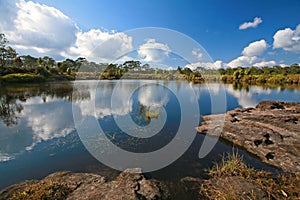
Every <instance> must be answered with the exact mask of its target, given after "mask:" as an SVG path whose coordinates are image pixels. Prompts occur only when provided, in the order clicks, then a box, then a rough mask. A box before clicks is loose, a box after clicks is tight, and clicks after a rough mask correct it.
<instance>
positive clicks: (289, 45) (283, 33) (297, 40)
mask: <svg viewBox="0 0 300 200" xmlns="http://www.w3.org/2000/svg"><path fill="white" fill-rule="evenodd" d="M273 39H274V42H273V48H274V49H278V48H282V49H284V50H285V51H291V52H296V53H299V52H300V24H299V25H298V26H297V27H296V29H295V30H292V29H291V28H285V29H283V30H279V31H277V32H276V33H275V35H274V36H273Z"/></svg>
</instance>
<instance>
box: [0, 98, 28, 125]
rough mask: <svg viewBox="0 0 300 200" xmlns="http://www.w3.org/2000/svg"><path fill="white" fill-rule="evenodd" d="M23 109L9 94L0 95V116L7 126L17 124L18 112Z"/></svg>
mask: <svg viewBox="0 0 300 200" xmlns="http://www.w3.org/2000/svg"><path fill="white" fill-rule="evenodd" d="M22 110H23V106H22V105H21V103H18V102H17V100H16V98H14V97H13V96H10V95H6V96H1V97H0V118H1V119H2V120H3V122H4V123H5V124H6V125H7V126H13V125H16V124H18V119H19V117H18V114H20V113H21V112H22Z"/></svg>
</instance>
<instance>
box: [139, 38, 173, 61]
mask: <svg viewBox="0 0 300 200" xmlns="http://www.w3.org/2000/svg"><path fill="white" fill-rule="evenodd" d="M137 52H138V54H139V56H140V57H141V58H142V59H143V60H144V61H145V62H160V61H162V60H164V59H165V58H167V57H168V56H169V54H170V53H171V49H170V48H169V46H168V45H167V44H162V43H159V42H156V41H155V39H148V40H147V42H146V43H144V44H143V45H141V46H140V47H139V49H138V51H137Z"/></svg>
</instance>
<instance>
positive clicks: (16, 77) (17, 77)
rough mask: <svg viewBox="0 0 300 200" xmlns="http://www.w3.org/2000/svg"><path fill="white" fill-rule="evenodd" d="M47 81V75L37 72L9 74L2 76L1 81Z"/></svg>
mask: <svg viewBox="0 0 300 200" xmlns="http://www.w3.org/2000/svg"><path fill="white" fill-rule="evenodd" d="M42 81H45V77H43V76H41V75H35V74H8V75H5V76H2V77H1V82H7V83H32V82H42Z"/></svg>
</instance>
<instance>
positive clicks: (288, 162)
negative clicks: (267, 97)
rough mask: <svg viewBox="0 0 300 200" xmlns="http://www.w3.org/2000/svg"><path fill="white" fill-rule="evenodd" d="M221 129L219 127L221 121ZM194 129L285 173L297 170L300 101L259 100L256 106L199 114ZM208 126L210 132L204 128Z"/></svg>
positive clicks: (299, 148)
mask: <svg viewBox="0 0 300 200" xmlns="http://www.w3.org/2000/svg"><path fill="white" fill-rule="evenodd" d="M224 119H225V122H224V126H223V129H222V131H221V134H220V132H218V131H217V130H218V129H219V128H220V127H219V125H220V124H222V122H223V121H221V120H224ZM203 120H204V121H203V122H202V123H201V125H200V126H199V127H197V131H198V132H199V133H202V134H209V135H211V136H218V134H220V137H221V138H223V139H225V140H228V141H230V142H232V143H233V144H234V145H237V146H239V147H242V148H245V149H246V150H247V151H248V152H250V153H252V154H254V155H256V156H258V157H259V158H260V159H261V160H262V161H263V162H265V163H267V164H270V165H272V166H275V167H277V168H279V169H282V170H283V171H285V172H300V156H299V155H300V122H299V121H300V103H296V102H279V101H263V102H261V103H259V104H258V105H257V106H256V108H237V109H235V110H232V111H229V112H227V113H226V114H225V118H224V114H217V115H208V116H203ZM208 129H210V131H208Z"/></svg>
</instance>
